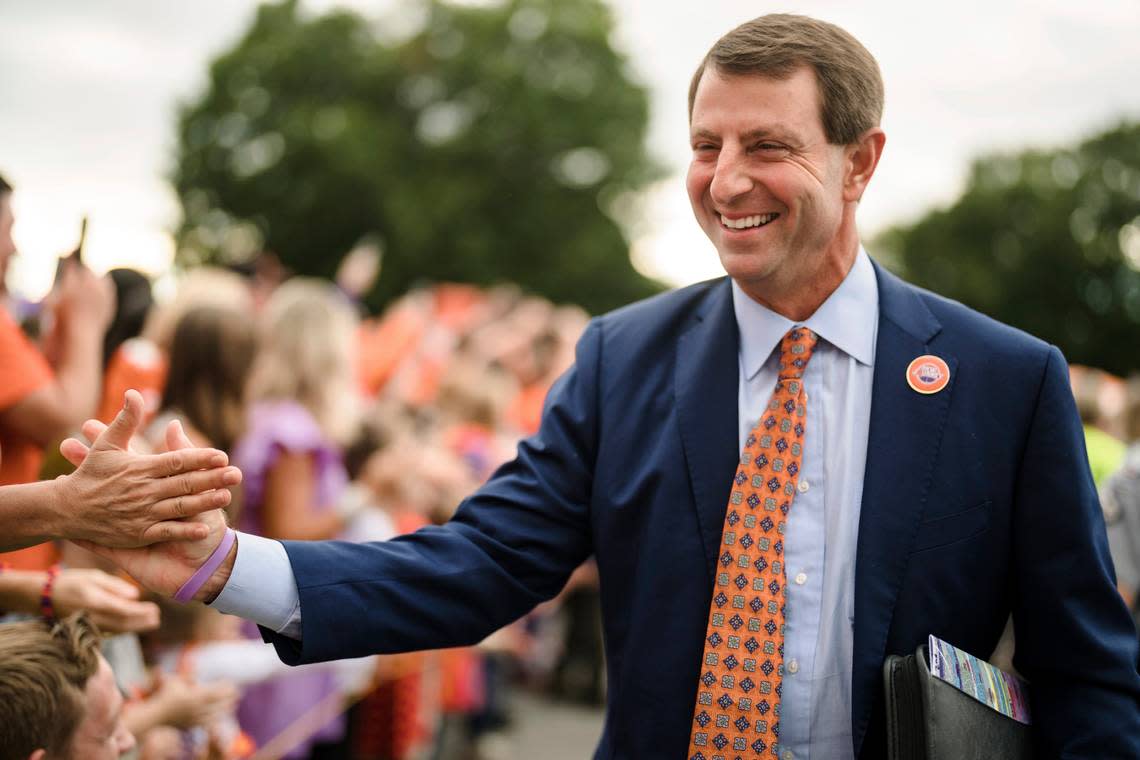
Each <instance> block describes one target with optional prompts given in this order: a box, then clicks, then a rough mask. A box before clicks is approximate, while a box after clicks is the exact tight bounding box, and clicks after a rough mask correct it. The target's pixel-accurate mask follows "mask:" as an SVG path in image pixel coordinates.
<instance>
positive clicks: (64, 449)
mask: <svg viewBox="0 0 1140 760" xmlns="http://www.w3.org/2000/svg"><path fill="white" fill-rule="evenodd" d="M90 450H91V449H89V448H87V444H85V443H83V442H82V441H80V440H78V439H76V438H64V439H63V441H61V442H60V444H59V453H60V454H62V455H63V458H64V459H66V460H67V461H68V462H71V464H73V465H74V466H76V467H78V466H79V465H81V464H83V460H84V459H86V458H87V452H89V451H90Z"/></svg>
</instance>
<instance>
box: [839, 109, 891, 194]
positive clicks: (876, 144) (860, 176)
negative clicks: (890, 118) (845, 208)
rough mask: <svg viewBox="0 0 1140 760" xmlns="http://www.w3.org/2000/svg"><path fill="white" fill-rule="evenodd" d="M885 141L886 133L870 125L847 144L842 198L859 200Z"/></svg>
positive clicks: (877, 162) (869, 179) (881, 152)
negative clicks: (853, 141)
mask: <svg viewBox="0 0 1140 760" xmlns="http://www.w3.org/2000/svg"><path fill="white" fill-rule="evenodd" d="M886 142H887V133H886V132H884V131H883V130H882V129H881V128H879V127H871V128H870V129H868V130H867V131H866V132H864V133H863V134H862V135H861V136H860V137H859V139H858V140H856V141H855V143H853V144H852V145H848V146H847V164H846V166H845V169H846V173H845V175H844V177H843V200H845V201H859V200H860V199H861V198H862V197H863V193H864V191H866V189H867V185H868V184H869V183H870V182H871V177H872V175H874V173H875V167H877V166H878V165H879V158H881V157H882V155H883V146H884V145H885V144H886Z"/></svg>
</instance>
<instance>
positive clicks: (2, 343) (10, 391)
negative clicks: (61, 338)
mask: <svg viewBox="0 0 1140 760" xmlns="http://www.w3.org/2000/svg"><path fill="white" fill-rule="evenodd" d="M51 380H52V371H51V367H50V366H49V365H48V363H47V360H46V359H44V357H43V354H41V353H40V352H39V349H37V348H36V347H35V345H33V344H32V342H31V341H30V340H28V336H26V335H24V332H23V330H21V329H20V326H19V325H18V324H16V321H15V320H14V319H12V317H11V315H9V314H8V312H7V311H5V310H3V309H0V412H3V411H6V410H8V409H9V408H11V407H13V406H15V405H16V404H18V403H19V402H21V401H23V400H24V399H25V398H27V397H28V396H29V395H30V394H32V393H33V392H35V391H37V390H39V389H40V388H42V387H44V386H45V385H47V384H48V383H50V382H51ZM0 452H3V453H2V454H0V485H10V484H13V483H30V482H32V481H34V480H36V479H37V477H38V476H39V472H40V465H41V464H43V459H44V452H43V449H42V448H41V447H40V446H39V444H37V443H35V442H34V441H32V440H30V439H29V438H26V437H25V436H23V435H20V434H19V433H16V432H14V431H11V430H6V429H5V428H4V426H3V424H0ZM0 559H2V560H3V561H4V562H6V563H8V564H9V565H11V566H13V567H15V568H17V569H29V570H40V569H43V568H44V567H47V566H48V565H50V564H51V563H52V562H53V561H54V559H55V548H54V547H53V546H52V545H51V543H44V544H40V545H39V546H33V547H29V548H27V549H22V550H20V551H18V552H9V553H7V554H0Z"/></svg>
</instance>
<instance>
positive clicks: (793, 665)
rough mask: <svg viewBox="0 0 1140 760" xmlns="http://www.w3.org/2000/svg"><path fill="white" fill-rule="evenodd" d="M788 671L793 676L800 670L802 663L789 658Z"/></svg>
mask: <svg viewBox="0 0 1140 760" xmlns="http://www.w3.org/2000/svg"><path fill="white" fill-rule="evenodd" d="M788 672H789V673H791V674H792V675H793V676H794V675H795V674H796V673H799V672H800V664H799V662H797V661H796V660H788Z"/></svg>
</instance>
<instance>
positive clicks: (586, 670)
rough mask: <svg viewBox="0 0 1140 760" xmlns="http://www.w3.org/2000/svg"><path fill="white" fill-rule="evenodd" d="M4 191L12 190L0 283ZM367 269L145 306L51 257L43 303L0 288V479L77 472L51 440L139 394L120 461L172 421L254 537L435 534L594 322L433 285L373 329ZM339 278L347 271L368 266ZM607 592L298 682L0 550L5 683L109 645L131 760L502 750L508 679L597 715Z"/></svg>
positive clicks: (122, 588) (188, 616) (232, 629)
mask: <svg viewBox="0 0 1140 760" xmlns="http://www.w3.org/2000/svg"><path fill="white" fill-rule="evenodd" d="M10 192H11V189H10V188H8V187H7V185H3V186H0V282H2V281H3V274H4V272H3V269H6V267H7V263H8V260H9V258H10V256H11V255H12V254H13V253H14V246H13V245H12V243H11V234H10V231H11V222H12V219H11V208H10V205H9V204H8V202H7V201H8V196H9V195H10ZM364 258H365V259H367V258H368V256H367V252H366V253H365V255H364ZM367 264H368V262H367V261H366V262H365V266H364V269H365V270H368V269H369V268H371V270H372V271H371V273H369V272H367V271H365V274H364V276H363V280H362V279H361V277H360V276H359V275H358V274H354V273H353V271H351V270H347V271H345V272H344V273H343V276H342V277H340V278H338V282H337V284H334V283H331V282H326V281H322V280H315V279H309V278H304V277H290V276H288V274H287V273H286V272H285V271H284V269H283V268H282V267H280V266H279V265H276V264H274V262H273V260H272V259H271V258H267V259H266V260H265V261H263V262H260V264H259V265H258V266H253V267H249V268H246V269H242V270H239V269H233V270H228V269H214V268H208V267H204V268H199V269H195V270H192V271H189V272H185V273H184V274H183V275H182V276H181V277H180V278H179V280H178V283H177V288H176V291H175V292H174V294H173V295H172V297H169V298H167V299H165V300H163V301H162V302H161V303H158V302H156V301H155V299H154V297H153V294H152V288H151V282H150V280H149V279H148V277H146V276H145V275H143V274H142V273H139V272H136V271H132V270H127V269H116V270H113V271H111V272H109V273H108V274H107V275H106V276H104V277H99V276H96V275H95V274H94V273H93V272H91V271H90V270H89V269H88V268H87V267H86V266H85V265H84V264H83V262H82V259H81V256H80V255H77V254H76V255H71V256H67V257H65V258H61V259H60V264H59V272H58V276H57V278H56V282H55V285H54V287H53V288H52V290H51V293H50V294H49V295H48V296H47V298H46V299H45V300H44V301H43V302H42V303H41V304H38V305H37V306H36V308H27V305H26V304H19V303H16V302H15V301H14V300H13V299H11V298H10V297H8V295H7V294H4V296H5V302H6V303H5V307H6V308H4V309H2V310H0V353H2V354H3V355H2V359H0V485H6V484H15V483H26V482H30V481H35V480H42V479H48V478H52V477H55V476H57V475H60V474H63V473H66V472H68V471H70V470H71V469H72V468H73V466H72V465H71V464H70V463H69V461H68V460H67V459H65V458H64V457H63V456H61V455H60V454H59V453H58V447H59V442H60V440H61V439H62V438H64V437H65V436H67V435H71V434H74V433H75V432H76V431H77V430H78V429H79V426H80V425H81V423H82V422H83V421H84V420H85V419H87V418H89V417H95V418H97V419H100V420H102V421H103V422H110V420H111V419H112V418H114V417H115V415H116V413H117V412H118V411H119V410H120V409H121V408H122V407H123V403H124V402H123V399H124V392H125V391H126V390H127V389H136V390H138V391H140V392H141V393H142V395H143V399H144V401H145V408H146V411H145V414H146V422H145V425H144V426H143V428H142V430H141V434H140V435H138V436H136V438H135V440H134V441H133V443H132V446H133V447H134V448H135V449H136V450H138V451H153V452H161V451H164V450H165V449H166V447H167V445H168V437H167V433H166V431H167V429H168V422H169V421H170V420H172V419H177V420H180V421H181V423H182V425H183V427H184V429H185V431H186V433H187V435H188V437H189V439H190V440H191V442H192V443H194V444H195V445H198V446H206V447H213V448H216V449H221V450H222V451H225V452H227V453H228V454H229V457H230V461H231V463H233V464H234V465H236V466H238V467H239V468H241V470H242V472H243V475H244V479H243V482H242V484H241V485H240V486H236V487H234V488H233V489H232V491H233V494H232V499H231V501H230V503H229V506H228V507H227V512H228V519H229V521H230V523H231V524H232V525H234V526H235V527H240V528H241V529H242V530H244V531H247V532H254V533H258V534H261V535H264V536H267V537H271V538H275V539H290V540H320V539H338V538H339V539H344V540H350V541H373V540H384V539H386V538H390V537H392V536H394V535H397V534H400V533H405V532H410V531H414V530H416V529H417V528H419V527H421V526H423V525H427V524H431V523H442V522H445V521H446V520H448V519H449V518H450V516H451V515H452V514H453V513H454V511H455V510H456V509H457V507H458V506H459V504H460V503H461V501H462V499H463V497H464V496H465V495H466V494H468V493H470V492H471V491H472V490H474V488H475V487H477V486H478V485H479V484H480V483H481V482H482V481H483V480H485V479H486V478H487V476H488V475H489V474H490V473H491V472H492V471H493V470H494V469H495V468H496V467H497V466H498V465H499V464H501V463H503V462H504V461H506V460H507V459H509V458H510V457H512V456H513V453H514V447H515V444H516V442H517V441H518V439H519V438H520V437H522V436H525V435H528V434H530V433H532V432H534V431H535V430H536V429H537V425H538V420H539V416H540V413H541V409H542V404H543V400H544V398H545V395H546V392H547V390H548V389H549V387H550V386H551V384H552V383H553V382H554V381H555V380H556V379H557V377H558V376H559V375H560V374H561V373H562V372H563V371H564V370H565V369H566V368H567V367H568V366H569V365H570V364H571V362H572V361H573V352H574V345H575V343H576V341H577V339H578V337H579V335H580V334H581V332H582V330H583V329H584V328H585V326H586V322H587V316H586V314H585V313H584V312H583V311H582V310H580V309H578V308H576V307H568V306H556V305H554V304H551V303H550V302H548V301H545V300H543V299H540V298H535V297H532V296H528V295H526V294H524V293H522V292H520V291H519V290H518V289H516V288H514V287H510V286H502V287H495V288H489V289H482V288H476V287H471V286H465V285H453V284H442V285H432V286H425V287H422V288H420V289H417V290H415V291H413V292H410V293H407V294H406V295H405V296H403V297H402V298H400V299H399V300H398V301H396V302H395V303H393V304H392V305H391V306H390V307H389V308H388V309H387V310H385V311H384V312H383V313H382V314H381V315H379V316H377V317H364V316H363V314H364V311H363V309H362V307H361V305H360V303H359V301H358V297H359V295H360V293H361V292H363V289H364V288H365V287H367V285H368V284H369V282H370V277H371V276H374V274H375V266H374V264H375V262H374V261H373V262H372V266H371V267H369V266H368V265H367ZM346 265H347V266H348V267H352V266H355V267H356V269H357V270H359V269H360V267H361V265H360V256H356V257H354V256H349V257H347V258H346ZM2 543H3V542H0V545H2ZM596 595H597V582H596V575H595V573H594V571H593V569H592V568H591V567H590V566H589V565H587V566H584V567H583V568H581V569H580V570H579V571H578V573H576V574H575V576H574V578H573V579H572V580H571V582H570V584H569V585H568V586H567V588H566V589H565V590H564V591H563V593H562V595H561V596H560V597H559V598H558V599H556V600H554V601H553V602H551V603H549V604H548V605H545V606H544V607H542V608H540V609H539V610H537V611H535V612H534V613H532V614H531V615H529V616H528V617H527V618H525V619H524V620H521V621H519V622H518V623H516V624H514V625H513V626H511V627H510V628H508V629H505V630H503V631H500V632H499V633H498V634H496V635H494V636H493V637H491V638H490V639H489V640H487V641H485V642H483V643H481V644H480V645H479V646H476V647H471V648H468V649H462V650H447V651H438V652H423V653H415V654H407V655H398V656H385V657H372V658H366V659H362V660H354V661H348V662H343V663H331V664H326V665H314V666H306V667H301V668H287V667H286V666H284V665H282V664H281V663H280V662H279V661H278V658H277V656H276V654H275V653H274V651H273V649H272V647H270V646H269V645H267V644H264V643H263V642H262V641H261V637H260V635H259V634H258V631H257V630H256V628H255V627H254V626H252V625H250V624H246V623H244V622H242V621H240V620H238V619H236V618H230V617H227V616H224V615H221V614H220V613H217V612H215V611H214V610H211V609H210V608H208V607H205V606H202V605H186V606H183V605H180V604H177V603H174V602H170V601H167V600H161V599H149V598H147V597H146V595H145V594H142V593H141V592H140V591H139V589H138V588H137V587H136V586H134V585H133V584H132V583H131V582H130V581H129V579H128V578H127V577H126V576H122V575H120V574H119V573H118V572H117V571H116V568H115V567H114V566H113V565H110V564H109V563H108V562H107V561H106V560H103V559H101V558H100V557H98V556H96V555H95V554H92V553H90V552H88V551H85V550H84V549H82V548H80V547H78V546H77V545H75V544H73V543H70V542H66V541H57V542H44V543H41V544H39V545H36V546H32V547H29V548H26V549H22V550H19V551H15V552H8V553H4V554H0V614H3V615H4V617H3V618H2V619H0V620H2V622H4V623H5V624H6V625H4V626H0V629H2V630H3V631H7V636H8V638H5V634H4V633H2V632H0V668H3V669H4V670H3V672H4V674H5V675H6V677H7V676H9V675H12V674H17V675H20V674H22V675H21V677H26V678H28V679H31V680H35V679H36V678H39V677H40V676H37V675H36V673H37V672H38V671H37V670H36V669H37V668H41V669H42V667H43V666H44V662H46V661H47V660H44V659H42V658H41V659H39V660H36V661H35V662H31V661H25V660H26V659H27V658H26V657H24V655H23V654H21V653H26V652H28V651H32V650H33V649H36V648H37V647H38V648H39V649H37V651H40V650H43V651H49V650H50V651H51V652H54V654H52V655H51V656H52V657H54V658H56V659H59V658H61V657H62V658H63V659H68V658H70V659H69V661H71V662H72V665H73V666H74V665H75V663H76V662H79V663H80V664H81V665H82V664H83V663H85V662H87V660H89V659H90V656H89V654H88V655H83V654H82V653H83V652H85V651H87V649H89V647H88V648H85V647H86V645H84V644H82V641H86V639H87V638H91V636H90V632H91V631H97V632H99V634H100V636H101V638H96V639H95V640H96V641H97V642H98V646H99V648H100V650H101V651H102V654H103V655H104V657H105V659H106V661H107V662H108V663H109V664H110V670H111V672H112V673H113V678H114V681H115V684H116V685H117V691H118V692H119V693H120V694H121V695H122V696H123V697H124V704H123V707H122V722H123V725H124V726H125V731H124V732H114V731H108V732H107V736H106V737H105V741H116V742H119V744H120V745H121V746H120V747H119V748H120V749H122V748H123V747H125V746H127V744H128V743H129V744H130V745H132V746H133V749H131V750H130V751H131V752H132V753H134V754H135V756H137V757H139V758H144V759H145V760H156V759H159V758H162V759H165V758H247V757H258V758H278V757H285V758H307V757H313V758H346V759H347V758H354V759H356V758H359V759H361V760H364V759H368V758H377V759H380V758H384V759H387V758H392V759H398V758H439V759H440V760H444V759H446V758H482V757H487V758H490V757H495V756H498V755H497V754H496V753H497V752H499V750H497V749H496V748H497V747H501V746H502V732H503V730H504V729H505V728H506V727H507V725H508V724H509V721H510V717H511V716H510V707H509V702H508V700H507V699H506V697H507V690H508V689H510V688H512V687H513V685H515V684H519V683H523V684H527V685H528V686H530V687H534V688H542V689H547V690H550V691H552V692H555V693H557V694H560V695H563V696H565V697H567V698H571V699H574V700H576V701H581V702H586V703H590V704H600V703H601V701H602V699H603V698H604V695H603V688H604V687H603V683H602V667H603V666H602V662H601V651H600V650H601V644H600V622H599V619H598V612H597V602H596ZM75 613H83V615H82V617H79V618H77V617H75ZM392 614H399V613H398V611H393V613H392ZM45 617H50V618H52V619H53V620H61V621H64V622H61V623H59V624H57V625H56V626H55V628H54V629H53V628H52V627H51V625H50V624H48V623H45V622H42V620H41V619H42V618H45ZM29 642H33V643H32V644H30V643H29ZM33 644H34V645H33ZM61 653H62V654H61ZM77 653H78V654H77ZM84 658H87V659H84ZM48 659H50V658H48ZM88 665H90V663H87V665H83V668H81V670H82V671H83V672H85V673H87V675H86V676H83V679H84V680H83V681H82V682H81V683H87V679H90V683H92V684H94V683H96V681H97V678H98V677H100V675H99V674H100V673H101V672H102V671H101V670H99V669H98V668H96V667H95V666H94V665H90V667H88ZM76 667H78V666H76ZM76 672H79V671H76ZM77 677H78V676H77ZM12 678H13V679H15V678H16V675H12ZM0 680H3V679H0ZM12 683H17V681H16V680H13V681H12ZM12 688H13V689H16V687H14V686H13V687H12ZM13 693H14V694H16V693H18V689H16V691H14V692H13ZM5 694H6V693H5V692H3V687H0V700H2V699H4V698H5ZM7 696H8V697H12V696H13V695H11V694H9V695H7ZM13 698H14V697H13ZM12 704H16V703H15V702H13V703H12ZM0 722H2V721H0ZM67 725H68V723H67V722H66V721H63V722H60V723H58V724H55V725H53V726H51V727H47V726H45V727H43V729H42V730H44V731H49V729H50V731H65V730H68V729H66V726H67ZM73 728H74V727H73ZM29 730H34V727H33V729H29ZM128 736H129V739H130V741H129V742H128V739H127V738H126V737H128ZM116 737H117V738H116ZM2 743H3V741H0V744H2ZM92 756H94V755H92ZM115 756H117V755H115ZM6 757H7V756H6V755H4V753H3V752H0V758H3V759H4V760H6ZM21 760H23V759H21Z"/></svg>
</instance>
